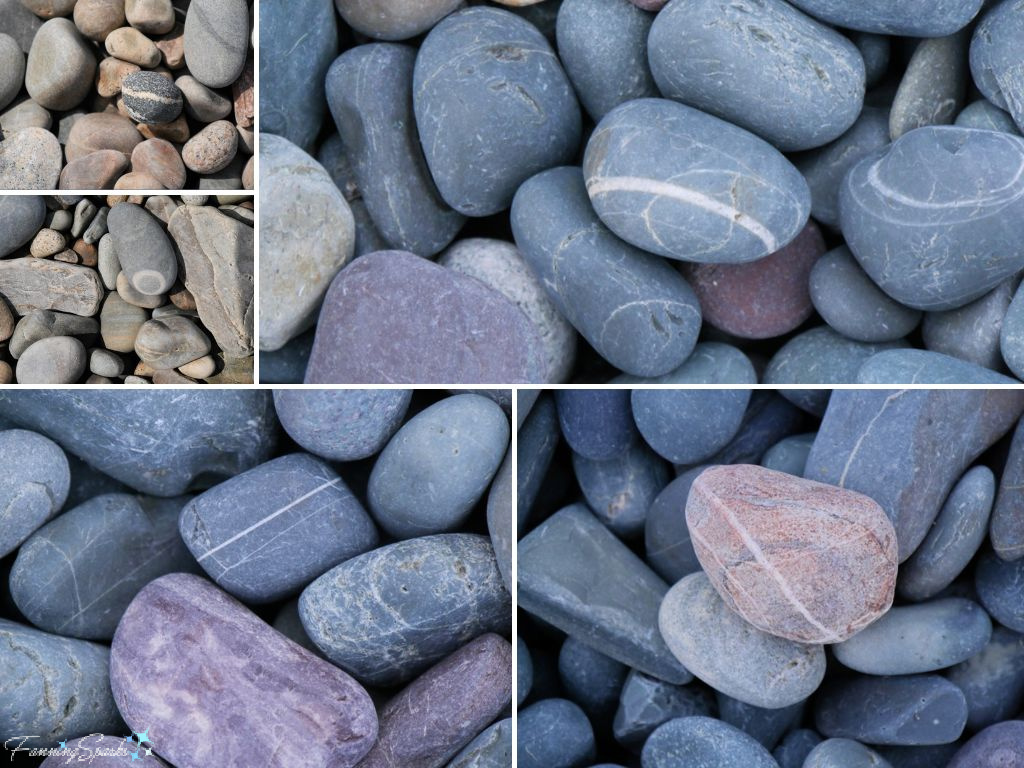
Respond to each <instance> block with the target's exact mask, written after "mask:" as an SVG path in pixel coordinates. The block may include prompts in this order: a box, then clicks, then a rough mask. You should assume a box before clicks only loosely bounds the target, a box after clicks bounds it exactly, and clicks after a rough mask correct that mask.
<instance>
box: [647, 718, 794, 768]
mask: <svg viewBox="0 0 1024 768" xmlns="http://www.w3.org/2000/svg"><path fill="white" fill-rule="evenodd" d="M642 760H643V766H644V768H677V767H678V766H683V765H686V766H691V765H692V766H722V768H725V766H730V768H731V766H743V767H744V768H776V766H777V765H778V764H777V763H776V762H775V760H774V759H773V758H772V756H771V753H769V752H768V750H767V749H765V748H764V747H762V746H761V745H760V744H758V743H757V742H756V741H755V740H754V739H752V738H751V737H750V736H748V735H747V734H745V733H744V732H743V731H741V730H740V729H739V728H734V727H733V726H731V725H729V724H728V723H723V722H722V721H721V720H716V719H714V718H712V717H700V716H697V717H680V718H676V719H675V720H669V721H668V722H667V723H665V724H664V725H662V726H660V727H659V728H658V729H657V730H655V731H654V733H652V734H651V736H650V738H649V739H647V742H646V743H645V744H644V748H643V753H642Z"/></svg>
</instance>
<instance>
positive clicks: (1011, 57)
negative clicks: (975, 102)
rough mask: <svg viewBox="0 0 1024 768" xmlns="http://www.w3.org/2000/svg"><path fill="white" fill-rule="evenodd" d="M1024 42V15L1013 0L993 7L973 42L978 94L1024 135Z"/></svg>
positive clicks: (1003, 0) (972, 63)
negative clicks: (1023, 56) (1023, 58)
mask: <svg viewBox="0 0 1024 768" xmlns="http://www.w3.org/2000/svg"><path fill="white" fill-rule="evenodd" d="M1022 42H1024V14H1022V13H1021V9H1020V6H1019V5H1018V4H1017V3H1015V2H1014V0H1002V2H999V3H995V4H992V6H991V7H990V9H989V10H987V11H986V12H985V15H984V16H983V17H982V19H981V23H980V24H978V26H977V27H975V29H974V37H973V38H972V39H971V55H970V59H971V74H972V75H974V82H975V84H976V85H977V86H978V90H979V91H981V92H982V94H984V95H985V97H986V98H987V99H988V100H989V101H991V102H992V103H993V104H994V105H995V106H997V107H999V108H1000V109H1005V110H1006V111H1008V112H1009V113H1010V115H1011V117H1013V121H1014V122H1015V123H1016V124H1017V128H1018V130H1020V131H1024V73H1022V72H1021V69H1020V47H1021V44H1022Z"/></svg>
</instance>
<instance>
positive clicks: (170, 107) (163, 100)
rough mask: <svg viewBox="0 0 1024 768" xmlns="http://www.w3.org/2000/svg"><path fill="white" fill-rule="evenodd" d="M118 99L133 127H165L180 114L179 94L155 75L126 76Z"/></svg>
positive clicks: (144, 73) (134, 74)
mask: <svg viewBox="0 0 1024 768" xmlns="http://www.w3.org/2000/svg"><path fill="white" fill-rule="evenodd" d="M121 98H122V99H123V100H124V107H125V111H127V113H128V117H130V118H131V119H132V120H134V121H135V122H137V123H147V124H160V123H169V122H171V121H172V120H174V118H176V117H177V116H178V115H180V114H181V109H182V105H183V103H184V100H183V99H182V95H181V91H180V90H178V86H176V85H175V84H174V83H173V82H171V81H169V80H168V79H167V78H166V77H164V76H163V75H161V74H158V73H156V72H130V73H128V74H126V75H125V76H124V77H123V78H122V80H121Z"/></svg>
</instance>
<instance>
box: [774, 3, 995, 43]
mask: <svg viewBox="0 0 1024 768" xmlns="http://www.w3.org/2000/svg"><path fill="white" fill-rule="evenodd" d="M982 2H983V0H904V2H900V3H892V2H890V0H862V2H859V3H849V2H846V0H793V5H795V6H796V7H797V8H802V9H803V10H804V11H806V12H807V13H809V14H811V15H812V16H815V17H817V18H819V19H821V20H822V21H826V22H828V23H829V24H834V25H836V26H838V27H847V28H849V29H857V30H861V31H862V32H878V33H880V34H886V35H905V36H908V37H942V36H943V35H951V34H953V33H954V32H956V31H957V30H958V29H963V28H964V27H965V26H967V24H968V23H969V22H970V21H971V19H973V18H974V16H975V15H976V14H977V13H978V10H979V9H980V8H981V5H982Z"/></svg>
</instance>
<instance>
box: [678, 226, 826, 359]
mask: <svg viewBox="0 0 1024 768" xmlns="http://www.w3.org/2000/svg"><path fill="white" fill-rule="evenodd" d="M824 253H825V240H824V238H823V237H822V236H821V231H820V230H819V229H818V225H817V224H815V223H814V222H813V221H808V222H807V226H806V227H804V229H803V231H802V232H801V233H800V234H799V235H797V236H796V239H795V240H793V242H791V243H790V244H789V245H787V246H786V247H785V248H783V249H781V250H778V251H776V252H775V253H773V254H771V255H769V256H765V257H764V258H763V259H758V260H757V261H752V262H749V263H747V264H683V265H682V266H681V267H680V269H681V271H682V273H683V275H684V276H685V277H686V279H687V280H688V281H689V282H690V285H691V286H692V287H693V290H694V291H695V292H696V294H697V298H698V299H700V308H701V312H702V313H703V316H704V319H705V320H706V321H707V322H708V323H710V324H711V325H713V326H715V327H716V328H718V329H719V330H722V331H725V332H726V333H731V334H732V335H733V336H739V337H741V338H744V339H770V338H773V337H775V336H782V335H783V334H786V333H789V332H790V331H792V330H794V329H795V328H797V327H798V326H799V325H800V324H801V323H802V322H803V321H804V320H806V319H807V318H808V317H810V316H811V313H812V312H813V311H814V306H813V305H812V304H811V294H810V291H809V289H808V284H809V281H810V275H811V269H812V267H814V264H815V262H816V261H817V260H818V259H819V258H821V256H822V255H823V254H824Z"/></svg>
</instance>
